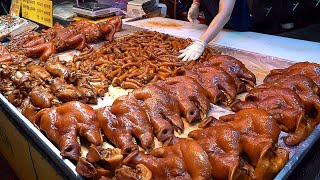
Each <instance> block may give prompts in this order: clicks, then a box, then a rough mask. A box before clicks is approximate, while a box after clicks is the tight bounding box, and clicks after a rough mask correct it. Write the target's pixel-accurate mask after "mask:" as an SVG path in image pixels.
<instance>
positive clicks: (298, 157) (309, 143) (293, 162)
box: [274, 125, 320, 179]
mask: <svg viewBox="0 0 320 180" xmlns="http://www.w3.org/2000/svg"><path fill="white" fill-rule="evenodd" d="M318 139H320V125H318V126H317V127H316V128H315V129H314V130H313V132H312V133H311V134H310V135H309V136H308V138H307V139H306V140H305V141H304V142H303V143H301V144H299V148H298V150H297V151H296V152H295V153H294V155H293V156H292V157H291V158H290V159H289V161H288V162H287V163H286V165H285V166H284V167H283V168H282V169H281V171H280V172H279V173H278V174H277V176H276V177H275V178H274V179H287V178H288V177H289V175H290V174H291V173H292V172H293V171H294V170H295V168H296V167H297V166H298V165H299V163H300V162H301V161H302V159H303V158H304V156H305V155H306V154H307V153H308V152H309V150H310V149H311V148H312V147H313V145H314V144H315V143H316V142H317V140H318Z"/></svg>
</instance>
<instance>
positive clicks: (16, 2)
mask: <svg viewBox="0 0 320 180" xmlns="http://www.w3.org/2000/svg"><path fill="white" fill-rule="evenodd" d="M20 7H21V0H12V1H11V7H10V15H11V16H19V15H20Z"/></svg>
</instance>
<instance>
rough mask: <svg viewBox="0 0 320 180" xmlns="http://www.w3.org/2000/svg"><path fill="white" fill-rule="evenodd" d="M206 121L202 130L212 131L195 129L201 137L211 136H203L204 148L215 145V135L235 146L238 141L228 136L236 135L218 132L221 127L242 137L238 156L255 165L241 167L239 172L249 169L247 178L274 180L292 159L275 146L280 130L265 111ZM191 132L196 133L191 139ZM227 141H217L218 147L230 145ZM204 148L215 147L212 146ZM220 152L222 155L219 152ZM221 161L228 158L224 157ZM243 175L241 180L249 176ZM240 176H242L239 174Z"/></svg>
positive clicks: (248, 111)
mask: <svg viewBox="0 0 320 180" xmlns="http://www.w3.org/2000/svg"><path fill="white" fill-rule="evenodd" d="M203 122H206V123H205V124H202V127H209V128H206V129H204V130H196V131H195V132H198V133H199V134H200V133H202V135H203V134H205V135H207V136H206V137H209V138H205V137H203V136H200V138H199V139H200V140H198V141H199V142H200V143H201V142H202V144H203V145H204V146H208V144H210V143H213V144H214V145H215V142H216V141H213V140H212V138H214V137H215V136H218V137H219V138H221V137H223V136H222V135H221V134H223V135H226V136H225V139H226V140H229V141H230V142H231V143H234V141H232V140H234V139H236V138H234V137H233V138H232V137H229V136H231V135H232V134H235V133H222V132H219V131H218V128H220V127H222V129H223V128H224V130H225V131H226V130H227V129H228V128H230V127H232V128H234V130H236V132H237V133H239V134H240V145H239V146H241V149H240V150H238V151H240V152H239V153H238V154H241V155H244V154H245V155H246V156H247V157H248V158H249V160H250V163H251V164H252V165H249V164H246V165H244V164H243V162H242V163H241V164H242V166H241V167H240V169H246V171H249V172H250V173H248V175H249V176H250V177H251V178H253V179H272V178H273V177H274V176H275V175H276V174H277V173H278V172H279V171H280V170H281V169H282V168H283V166H284V165H285V164H286V162H287V161H288V160H289V151H288V150H286V149H284V148H277V147H275V144H276V143H277V141H278V138H279V134H280V128H279V126H278V124H277V122H276V121H275V120H274V119H273V118H272V117H271V116H270V115H269V114H268V113H267V112H266V111H264V110H262V109H256V108H251V109H243V110H241V111H239V112H237V113H236V114H230V115H226V116H221V117H220V119H219V121H218V120H216V119H215V118H211V117H208V118H207V119H206V120H204V121H203ZM229 126H230V127H229ZM210 128H211V129H210ZM220 131H221V130H220ZM213 132H216V134H213ZM226 132H227V131H226ZM192 133H193V132H191V133H190V134H189V136H191V135H192ZM198 136H199V135H198ZM220 136H221V137H220ZM210 138H211V139H210ZM226 140H225V141H218V143H217V144H218V145H219V142H220V143H221V142H228V141H226ZM238 141H239V138H238ZM230 142H229V143H230ZM238 143H239V142H238ZM220 146H221V144H220ZM202 147H203V146H202ZM222 147H225V146H222ZM203 148H204V147H203ZM204 149H216V148H212V147H209V148H204ZM206 152H207V151H206ZM217 152H218V154H219V151H217ZM207 153H208V152H207ZM218 159H226V158H223V157H222V158H218ZM222 164H226V163H222ZM230 164H231V165H233V164H234V163H232V162H231V163H230ZM213 167H214V166H213ZM220 172H222V171H220ZM229 172H230V171H229ZM238 172H239V169H238ZM243 173H244V172H242V173H241V177H238V178H240V179H241V178H243V177H244V175H247V173H245V174H243ZM237 175H238V176H239V175H240V174H237ZM229 177H230V176H229ZM221 178H222V177H221ZM229 179H230V178H229Z"/></svg>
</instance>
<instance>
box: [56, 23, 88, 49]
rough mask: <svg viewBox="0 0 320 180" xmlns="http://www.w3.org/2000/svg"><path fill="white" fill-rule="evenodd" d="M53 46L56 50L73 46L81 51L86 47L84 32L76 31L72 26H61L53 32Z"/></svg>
mask: <svg viewBox="0 0 320 180" xmlns="http://www.w3.org/2000/svg"><path fill="white" fill-rule="evenodd" d="M53 42H54V46H55V48H56V49H57V51H64V50H66V49H71V48H74V49H76V50H79V51H82V50H83V49H84V48H85V47H87V46H88V45H87V43H86V38H85V36H84V34H81V33H76V32H75V30H74V29H72V28H61V29H59V30H56V31H55V32H54V40H53Z"/></svg>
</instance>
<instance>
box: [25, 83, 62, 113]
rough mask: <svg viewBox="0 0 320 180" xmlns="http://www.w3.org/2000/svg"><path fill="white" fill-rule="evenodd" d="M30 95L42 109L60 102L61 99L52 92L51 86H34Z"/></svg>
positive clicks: (34, 102) (33, 101)
mask: <svg viewBox="0 0 320 180" xmlns="http://www.w3.org/2000/svg"><path fill="white" fill-rule="evenodd" d="M30 97H31V101H32V103H33V104H34V105H35V106H37V107H40V108H41V109H43V108H49V107H51V106H52V105H56V104H58V103H59V100H58V99H57V98H56V97H55V96H54V95H53V94H52V92H51V90H50V88H45V87H43V86H37V87H35V88H33V89H32V91H31V92H30Z"/></svg>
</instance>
